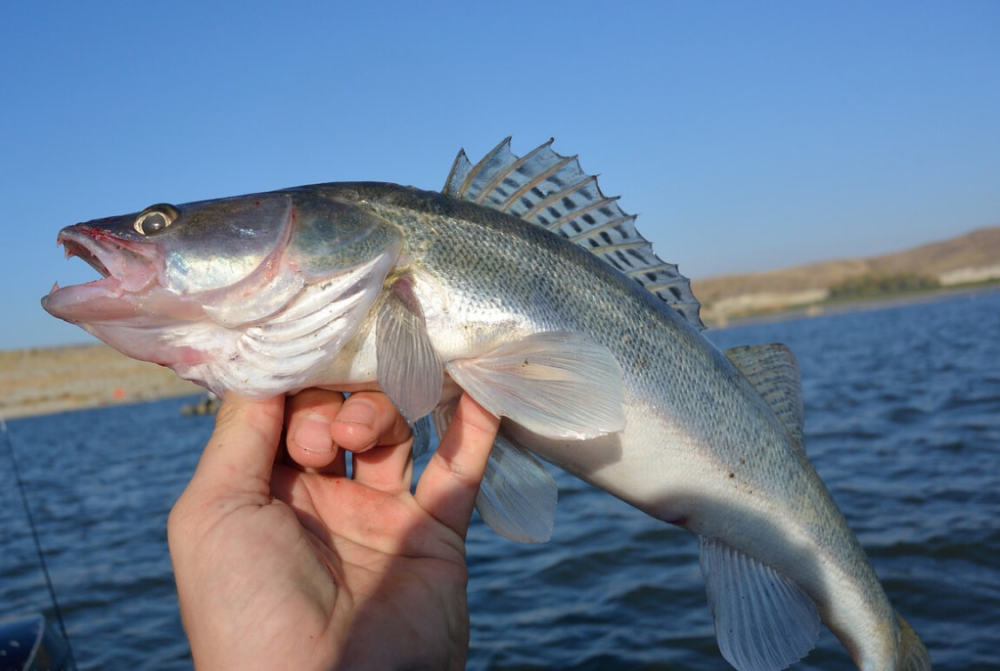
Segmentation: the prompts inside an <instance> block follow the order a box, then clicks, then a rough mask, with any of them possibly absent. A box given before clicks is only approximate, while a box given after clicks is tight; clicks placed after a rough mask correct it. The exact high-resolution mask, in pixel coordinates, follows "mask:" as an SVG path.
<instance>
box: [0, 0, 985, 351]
mask: <svg viewBox="0 0 1000 671" xmlns="http://www.w3.org/2000/svg"><path fill="white" fill-rule="evenodd" d="M507 135H513V136H514V151H515V152H517V153H523V152H525V151H527V150H529V149H531V148H533V147H534V146H536V145H537V144H540V143H541V142H544V141H545V140H547V139H548V138H549V137H552V136H554V137H555V138H556V144H555V149H556V150H557V151H559V152H560V153H568V154H574V153H576V154H579V155H580V160H581V162H582V165H583V168H584V169H585V170H587V171H589V172H596V173H600V174H601V184H602V186H603V188H604V191H605V193H607V194H609V195H612V194H620V195H622V200H621V204H622V207H623V208H624V209H625V210H626V211H630V212H636V213H638V214H639V215H640V217H639V221H638V224H639V227H640V229H641V230H642V231H643V232H644V233H645V235H646V237H648V238H650V239H651V240H652V241H653V243H654V247H655V248H656V250H657V251H658V252H659V254H660V256H661V257H662V258H664V259H666V260H669V261H673V262H675V263H678V264H680V267H681V270H682V272H685V273H686V274H688V275H689V276H691V277H694V278H699V277H706V276H709V275H716V274H723V273H731V272H739V271H750V270H762V269H768V268H773V267H780V266H789V265H796V264H800V263H804V262H810V261H816V260H820V259H828V258H837V257H850V256H861V255H871V254H876V253H881V252H887V251H893V250H896V249H899V248H903V247H908V246H912V245H916V244H920V243H923V242H927V241H930V240H934V239H940V238H945V237H949V236H952V235H956V234H959V233H963V232H966V231H969V230H973V229H975V228H979V227H983V226H989V225H996V224H1000V3H998V2H992V1H986V2H918V1H914V0H907V1H905V2H879V3H871V2H718V3H702V2H665V1H656V2H615V3H596V2H594V3H591V2H583V1H579V0H577V1H574V2H517V1H510V0H508V1H507V2H502V3H497V2H489V3H487V2H471V3H470V2H466V3H458V2H453V3H441V2H428V1H424V2H419V3H417V2H396V3H385V2H366V3H348V2H333V1H329V2H295V1H289V0H285V1H283V2H280V3H277V2H274V3H256V2H232V3H225V2H161V3H151V2H132V1H131V0H129V1H120V2H93V3H90V2H88V3H84V2H19V3H15V2H5V3H2V7H0V207H2V219H0V230H2V233H3V238H2V249H3V256H2V259H3V263H2V265H0V279H2V280H3V283H2V288H0V315H2V316H0V349H6V348H15V347H29V346H44V345H53V344H62V343H72V342H87V341H89V336H87V335H86V334H85V333H84V332H83V331H81V330H79V329H77V328H76V327H72V326H69V325H66V324H63V323H62V322H59V321H58V320H56V319H54V318H52V317H50V316H48V315H47V314H46V313H45V312H44V311H43V310H42V309H41V308H40V307H39V303H38V300H39V297H40V296H41V295H42V294H44V293H45V292H46V291H48V289H49V287H50V286H51V285H52V283H53V281H55V280H58V281H59V282H60V284H63V285H65V284H72V283H76V282H81V281H89V280H91V279H95V278H96V273H95V272H94V271H93V270H91V269H90V268H89V267H88V266H87V265H86V264H85V263H83V262H82V261H80V260H79V259H74V260H73V261H71V262H67V261H65V260H63V258H62V254H61V252H60V250H58V249H57V248H56V246H55V236H56V233H57V231H58V230H59V229H60V228H61V227H62V226H65V225H67V224H72V223H75V222H78V221H84V220H88V219H93V218H97V217H102V216H108V215H111V214H120V213H125V212H133V211H136V210H140V209H142V208H143V207H145V206H147V205H149V204H151V203H154V202H162V201H167V202H177V203H183V202H187V201H191V200H198V199H205V198H214V197H222V196H228V195H235V194H239V193H248V192H254V191H264V190H270V189H275V188H279V187H283V186H293V185H297V184H305V183H313V182H323V181H336V180H353V179H371V180H382V181H392V182H399V183H404V184H412V185H415V186H419V187H424V188H440V187H441V186H442V184H443V182H444V178H445V176H446V174H447V172H448V169H449V167H450V165H451V161H452V159H453V158H454V155H455V152H456V151H457V150H458V149H459V148H460V147H465V148H466V149H467V150H468V152H469V155H470V157H472V158H473V160H476V159H477V158H478V157H479V156H481V155H482V154H483V153H484V152H486V151H487V150H489V149H490V148H491V147H493V145H494V144H496V143H497V142H498V141H499V140H501V139H502V138H503V137H505V136H507Z"/></svg>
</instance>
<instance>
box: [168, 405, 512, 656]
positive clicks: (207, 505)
mask: <svg viewBox="0 0 1000 671" xmlns="http://www.w3.org/2000/svg"><path fill="white" fill-rule="evenodd" d="M310 420H311V421H310ZM283 425H285V426H286V427H287V436H288V438H287V439H286V440H285V443H286V446H287V450H288V455H289V457H290V458H291V459H292V460H293V461H295V462H297V464H298V465H299V466H306V467H309V470H308V471H304V470H302V469H301V468H299V467H296V466H294V465H289V464H286V463H282V461H281V460H278V461H277V462H276V461H275V457H276V455H277V453H278V448H279V444H280V442H281V438H282V426H283ZM498 425H499V420H497V419H496V418H495V417H493V416H492V415H490V414H489V413H487V412H486V411H485V410H483V409H482V408H481V407H479V406H478V405H477V404H476V403H475V402H474V401H472V400H471V399H470V398H468V397H463V398H462V400H461V401H460V403H459V406H458V411H457V412H456V414H455V417H454V420H453V421H452V423H451V425H450V427H449V428H448V432H447V433H446V434H445V436H444V437H443V438H442V440H441V445H440V447H439V448H438V450H437V452H436V453H435V454H434V455H433V456H432V457H431V459H430V461H429V462H428V464H427V467H426V468H425V470H424V472H423V474H422V476H421V477H420V479H419V482H418V483H417V486H416V490H415V492H414V493H412V494H411V486H410V485H411V480H412V473H413V460H412V457H411V450H410V447H411V444H412V440H413V439H412V437H411V435H410V431H409V427H408V426H407V425H406V423H405V421H403V419H402V417H400V416H399V414H398V413H397V412H396V410H395V408H393V407H392V404H391V403H390V402H389V401H388V399H387V398H386V397H385V396H384V395H383V394H381V393H377V392H360V393H357V394H353V395H352V396H350V397H349V398H348V400H346V401H344V400H343V398H342V396H341V395H340V394H337V393H334V392H327V391H321V390H307V391H304V392H301V393H299V394H297V395H296V396H294V397H289V398H288V399H287V401H286V400H285V399H284V398H283V397H277V398H272V399H269V400H266V401H252V400H249V399H246V398H243V397H239V396H236V395H232V394H229V395H227V396H226V398H225V401H224V402H223V404H222V407H221V409H220V410H219V414H218V418H217V419H216V428H215V432H214V433H213V435H212V438H211V439H210V440H209V442H208V445H207V446H206V447H205V451H204V453H203V455H202V457H201V461H200V462H199V464H198V468H197V470H196V472H195V474H194V477H193V478H192V480H191V482H190V484H189V485H188V487H187V489H186V490H185V491H184V493H183V494H182V495H181V497H180V499H178V501H177V503H176V504H175V505H174V508H173V510H172V511H171V513H170V519H169V522H168V527H167V529H168V540H169V545H170V555H171V560H172V561H173V565H174V573H175V577H176V581H177V592H178V598H179V601H180V609H181V617H182V620H183V623H184V628H185V631H186V632H187V635H188V639H189V641H190V644H191V652H192V656H193V658H194V662H195V665H196V666H197V667H198V668H199V669H201V670H202V671H205V670H207V669H269V670H270V669H282V668H287V669H331V668H349V669H400V668H407V669H417V668H428V669H461V668H463V667H464V664H465V657H466V653H467V649H468V635H469V615H468V606H467V603H466V593H465V590H466V583H467V570H466V566H465V532H466V530H467V529H468V524H469V518H470V516H471V513H472V508H473V505H474V502H475V497H476V493H477V491H478V488H479V483H480V480H481V479H482V476H483V471H484V469H485V466H486V460H487V458H488V456H489V451H490V447H491V446H492V444H493V440H494V437H495V436H496V431H497V428H498ZM338 447H339V448H342V449H337V448H338ZM307 448H309V449H307ZM343 449H347V450H350V451H352V452H354V456H353V471H354V475H353V478H348V477H346V476H345V466H344V453H343ZM314 469H319V470H314Z"/></svg>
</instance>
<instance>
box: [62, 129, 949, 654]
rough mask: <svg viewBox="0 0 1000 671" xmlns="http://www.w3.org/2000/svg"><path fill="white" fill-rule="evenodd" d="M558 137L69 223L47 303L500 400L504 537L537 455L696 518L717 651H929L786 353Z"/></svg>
mask: <svg viewBox="0 0 1000 671" xmlns="http://www.w3.org/2000/svg"><path fill="white" fill-rule="evenodd" d="M551 144H552V141H551V140H550V141H549V142H547V143H545V144H543V145H541V146H540V147H538V148H536V149H535V150H533V151H531V152H529V153H528V154H525V155H524V156H520V157H518V156H516V155H515V154H513V153H512V152H511V149H510V138H507V139H506V140H504V141H503V142H501V143H500V144H499V145H498V146H497V147H496V148H495V149H493V151H491V152H490V153H489V154H488V155H487V156H486V157H485V158H483V159H482V160H481V161H479V162H478V163H476V164H475V165H473V164H472V163H471V161H469V160H468V158H467V157H466V155H465V153H464V151H463V152H460V153H459V155H458V157H457V158H456V160H455V163H454V165H453V166H452V170H451V173H450V175H449V176H448V179H447V183H446V184H445V188H444V190H443V193H437V192H428V191H420V190H417V189H415V188H411V187H403V186H398V185H394V184H387V183H378V182H351V183H331V184H316V185H311V186H301V187H295V188H289V189H281V190H278V191H271V192H268V193H258V194H253V195H247V196H238V197H235V198H224V199H220V200H208V201H201V202H195V203H189V204H186V205H176V206H175V205H168V204H157V205H152V206H150V207H148V208H146V209H145V210H143V211H142V212H139V213H137V214H128V215H124V216H117V217H111V218H107V219H99V220H96V221H91V222H87V223H82V224H77V225H75V226H70V227H67V228H65V229H63V230H62V231H61V232H60V233H59V238H58V240H59V242H60V243H61V244H62V245H63V246H64V247H65V250H66V254H67V256H79V257H81V258H83V259H84V260H85V261H87V262H88V263H90V264H91V265H92V266H93V267H94V268H96V269H97V270H98V271H99V272H100V274H101V275H102V276H103V277H102V279H99V280H97V281H94V282H90V283H88V284H83V285H78V286H71V287H65V288H59V287H58V285H57V286H55V287H53V290H52V292H51V293H49V294H48V295H47V296H45V297H44V298H43V299H42V305H43V306H44V308H45V309H46V310H48V311H49V312H50V313H52V314H53V315H55V316H57V317H60V318H62V319H65V320H67V321H70V322H73V323H76V324H79V325H80V326H82V327H83V328H84V329H86V330H87V331H89V332H90V333H92V334H94V335H95V336H97V337H98V338H100V339H101V340H104V341H105V342H107V343H108V344H109V345H111V346H112V347H114V348H116V349H118V350H120V351H121V352H124V353H125V354H127V355H129V356H132V357H135V358H137V359H143V360H146V361H153V362H156V363H159V364H162V365H164V366H169V367H170V368H172V369H173V370H175V371H176V372H177V373H178V374H179V375H180V376H181V377H184V378H187V379H189V380H193V381H195V382H197V383H198V384H201V385H203V386H205V387H207V388H209V389H211V390H213V391H215V392H217V393H221V392H223V391H224V390H226V389H231V390H235V391H238V392H240V393H242V394H249V395H253V396H257V397H265V396H270V395H274V394H281V393H286V392H293V391H296V390H299V389H303V388H306V387H310V386H324V387H328V388H333V389H340V390H349V389H351V388H357V386H358V385H365V384H372V383H377V384H378V385H379V386H380V387H381V388H382V389H383V390H384V391H385V393H386V394H387V395H388V396H389V398H390V399H392V401H393V402H394V403H395V404H396V405H397V407H398V408H399V409H400V411H401V412H402V413H403V414H404V416H406V417H407V418H408V419H409V420H411V421H416V420H418V419H420V418H422V417H424V416H427V415H428V414H431V415H432V416H433V418H434V420H435V425H436V426H437V428H438V430H439V431H441V430H443V427H445V426H447V424H448V422H449V420H450V418H451V416H452V413H453V412H454V407H455V404H456V402H457V398H458V395H459V394H460V392H461V390H465V391H466V392H468V393H469V394H470V395H471V396H472V397H473V398H475V399H476V401H478V402H479V403H480V404H481V405H482V406H483V407H485V408H487V409H488V410H489V411H490V412H492V413H494V414H496V415H498V416H501V417H503V418H504V421H503V424H502V430H501V435H500V437H499V438H498V440H497V443H496V445H495V446H494V450H493V454H492V456H491V459H490V462H489V465H488V467H487V474H486V477H485V480H484V483H483V486H482V488H481V491H480V494H479V497H478V499H477V507H478V509H479V511H480V513H481V514H482V516H483V518H484V520H486V522H487V523H488V524H490V526H492V527H493V528H494V529H496V530H497V531H498V532H499V533H501V534H503V535H505V536H507V537H509V538H512V539H515V540H520V541H542V540H547V539H548V537H549V535H550V534H551V529H552V516H553V511H554V507H555V501H556V486H555V483H554V481H553V480H552V478H551V476H550V475H549V474H548V472H547V471H546V470H545V469H544V468H543V467H542V466H541V464H540V463H539V462H538V461H537V460H536V459H535V458H534V457H533V456H532V453H533V454H534V455H538V456H540V457H541V458H543V459H545V460H547V461H549V462H551V463H553V464H556V465H558V466H560V467H561V468H563V469H565V470H567V471H569V472H570V473H573V474H575V475H577V476H579V477H580V478H582V479H584V480H586V481H587V482H589V483H592V484H593V485H596V486H597V487H600V488H602V489H605V490H607V491H608V492H610V493H612V494H614V495H615V496H617V497H619V498H621V499H623V500H625V501H626V502H628V503H630V504H632V505H633V506H635V507H637V508H639V509H640V510H642V511H644V512H646V513H648V514H649V515H652V516H653V517H655V518H658V519H660V520H663V521H665V522H668V523H671V524H676V525H679V526H682V527H684V528H686V529H688V530H690V531H692V532H693V533H695V534H697V535H698V537H699V538H700V553H701V559H700V563H701V570H702V573H703V575H704V577H705V582H706V587H707V594H708V601H709V606H710V608H711V611H712V614H713V616H714V618H715V629H716V635H717V639H718V643H719V648H720V650H721V652H722V654H723V656H724V657H725V658H726V659H727V660H728V661H729V662H730V663H731V664H732V665H733V666H734V667H736V668H738V669H744V670H748V669H753V670H762V669H782V668H785V667H787V666H788V665H789V664H792V663H793V662H795V661H797V660H798V659H800V658H802V657H803V656H804V655H805V654H806V653H807V652H808V651H809V650H810V649H812V647H813V646H814V645H815V641H816V638H817V636H818V632H819V626H820V622H821V621H822V622H823V623H825V624H826V625H827V626H828V627H829V628H830V629H831V630H832V631H833V632H834V633H835V634H836V635H837V636H838V637H839V639H840V640H841V641H842V643H843V644H844V646H845V647H846V648H847V650H848V651H849V653H850V655H851V657H852V658H853V660H854V662H855V664H856V665H857V666H858V668H860V669H864V670H865V671H885V670H887V669H893V670H896V669H905V670H907V671H917V670H922V669H929V668H930V658H929V656H928V654H927V651H926V650H925V649H924V646H923V645H922V643H921V642H920V639H919V638H918V637H917V635H916V634H915V633H914V632H913V630H912V629H911V628H910V627H909V626H908V625H907V624H906V622H905V621H904V620H903V619H902V618H901V617H899V616H898V615H897V614H896V613H895V611H894V610H893V608H892V607H891V606H890V604H889V601H888V599H887V597H886V594H885V592H884V591H883V589H882V586H881V584H880V583H879V581H878V579H877V577H876V575H875V572H874V570H873V569H872V567H871V565H870V564H869V562H868V560H867V558H866V557H865V554H864V551H863V550H862V549H861V546H860V544H859V543H858V541H857V540H856V539H855V537H854V536H853V534H852V533H851V531H850V529H848V526H847V523H846V521H845V520H844V517H843V515H842V514H841V513H840V511H839V510H838V509H837V507H836V505H835V504H834V503H833V501H832V499H831V498H830V495H829V493H828V492H827V490H826V488H825V487H824V485H823V483H822V482H821V481H820V479H819V477H818V476H817V474H816V472H815V471H814V470H813V468H812V466H811V464H810V463H809V461H808V459H807V458H806V454H805V450H804V448H803V430H802V425H803V408H802V400H801V389H800V381H799V373H798V368H797V365H796V363H795V359H794V357H793V356H792V354H791V352H790V351H789V350H788V349H787V348H785V347H783V346H781V345H763V346H753V347H743V348H736V349H733V350H728V351H726V352H725V353H723V352H720V351H719V350H717V349H716V348H715V347H714V346H712V345H711V344H710V343H709V342H708V341H707V340H706V339H705V338H704V337H703V336H702V335H701V333H700V329H701V328H702V325H701V322H700V320H699V317H698V310H699V305H698V303H697V301H696V300H695V298H694V296H693V295H692V293H691V290H690V284H689V282H688V280H687V279H686V278H685V277H683V276H682V275H681V274H680V273H679V272H678V271H677V267H676V266H675V265H672V264H669V263H665V262H663V261H661V260H660V259H659V258H658V257H657V256H656V255H655V254H654V253H653V251H652V248H651V246H650V244H649V243H648V242H647V241H646V240H645V239H644V238H642V236H641V235H640V234H639V233H638V232H637V231H636V228H635V225H634V220H635V217H634V216H631V215H628V214H626V213H625V212H624V211H623V210H622V209H621V208H620V207H619V206H618V204H617V202H616V201H617V199H616V198H608V197H605V196H604V194H603V193H602V192H601V190H600V188H599V187H598V185H597V182H596V178H595V177H593V176H589V175H587V174H586V173H584V172H583V171H582V169H581V168H580V164H579V162H578V161H577V160H576V158H574V157H564V156H561V155H559V154H557V153H556V152H555V151H553V149H552V147H551Z"/></svg>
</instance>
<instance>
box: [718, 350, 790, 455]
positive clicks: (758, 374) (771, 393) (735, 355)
mask: <svg viewBox="0 0 1000 671" xmlns="http://www.w3.org/2000/svg"><path fill="white" fill-rule="evenodd" d="M725 354H726V356H727V357H728V358H729V360H730V361H732V362H733V365H734V366H736V367H737V368H738V369H739V371H740V372H741V373H743V375H744V376H745V377H746V378H747V379H748V380H749V381H750V384H752V385H753V388H754V389H756V390H757V393H758V394H760V395H761V396H762V397H763V398H764V400H765V401H767V404H768V405H769V406H771V410H773V411H774V414H775V415H777V417H778V419H779V420H781V423H782V424H783V425H784V426H785V430H786V431H788V434H789V435H790V436H791V437H792V440H794V441H795V443H796V444H797V445H799V446H800V447H801V446H802V445H803V425H804V424H805V410H804V409H803V407H802V379H801V375H800V374H799V364H798V363H797V362H796V361H795V355H794V354H792V350H790V349H788V347H786V346H785V345H782V344H781V343H771V344H768V345H747V346H744V347H733V348H731V349H727V350H726V352H725Z"/></svg>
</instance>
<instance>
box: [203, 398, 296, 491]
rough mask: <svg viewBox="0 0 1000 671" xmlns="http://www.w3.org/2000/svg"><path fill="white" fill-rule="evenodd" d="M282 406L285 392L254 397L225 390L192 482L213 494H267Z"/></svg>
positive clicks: (282, 414) (283, 405) (278, 436)
mask: <svg viewBox="0 0 1000 671" xmlns="http://www.w3.org/2000/svg"><path fill="white" fill-rule="evenodd" d="M284 407H285V398H284V396H275V397H273V398H268V399H264V400H261V401H256V400H254V399H251V398H247V397H245V396H240V395H238V394H235V393H231V392H227V393H226V395H225V397H224V399H223V402H222V406H221V407H220V408H219V412H218V414H217V415H216V418H215V430H214V431H213V432H212V437H211V438H210V439H209V441H208V444H207V445H205V450H204V452H202V455H201V459H200V460H199V461H198V467H197V468H196V469H195V473H194V477H193V478H192V479H191V486H193V487H196V488H201V489H202V491H206V490H207V491H208V492H211V493H214V494H217V493H220V492H222V491H225V492H226V493H240V492H243V493H251V494H259V493H264V494H267V493H268V492H269V490H270V484H269V483H270V480H271V471H272V469H273V468H274V458H275V455H276V454H277V451H278V442H279V438H280V436H281V428H282V418H283V417H284Z"/></svg>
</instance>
